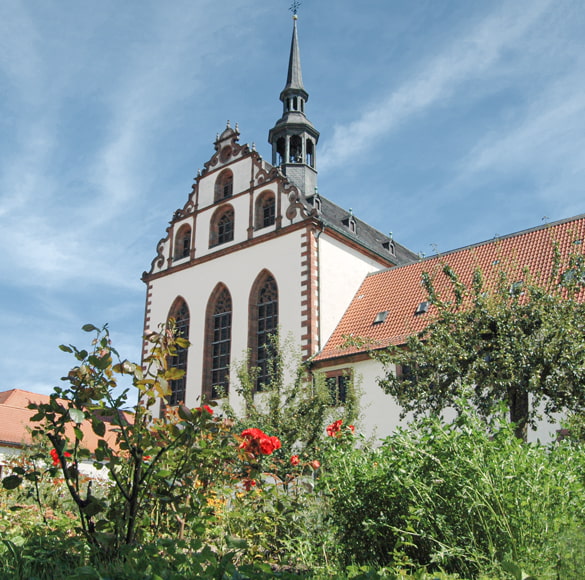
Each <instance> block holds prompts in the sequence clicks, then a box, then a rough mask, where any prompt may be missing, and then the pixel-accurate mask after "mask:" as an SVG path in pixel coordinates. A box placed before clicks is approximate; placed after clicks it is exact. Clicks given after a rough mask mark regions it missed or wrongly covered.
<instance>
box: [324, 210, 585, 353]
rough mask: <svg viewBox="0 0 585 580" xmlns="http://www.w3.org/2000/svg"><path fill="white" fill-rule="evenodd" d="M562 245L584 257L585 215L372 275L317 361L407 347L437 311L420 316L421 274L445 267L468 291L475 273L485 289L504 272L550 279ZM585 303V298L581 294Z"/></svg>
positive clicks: (441, 283) (439, 283)
mask: <svg viewBox="0 0 585 580" xmlns="http://www.w3.org/2000/svg"><path fill="white" fill-rule="evenodd" d="M555 242H556V243H558V244H559V249H560V251H561V253H562V254H563V255H565V256H566V255H569V254H570V253H583V249H584V247H585V214H584V215H580V216H577V217H575V218H570V219H567V220H563V221H560V222H555V223H553V224H549V225H545V226H540V227H537V228H533V229H530V230H525V231H522V232H518V233H516V234H511V235H509V236H505V237H500V238H497V239H494V240H491V241H488V242H482V243H480V244H476V245H473V246H468V247H465V248H461V249H459V250H454V251H452V252H448V253H444V254H439V255H437V256H433V257H431V258H427V259H424V260H421V261H420V262H416V263H413V264H408V265H406V266H399V267H395V268H390V269H388V270H384V271H381V272H375V273H373V274H370V275H369V276H368V277H367V278H366V279H365V280H364V282H363V283H362V285H361V287H360V289H359V290H358V291H357V293H356V295H355V296H354V298H353V300H352V302H351V303H350V305H349V307H348V308H347V310H346V312H345V314H344V315H343V317H342V319H341V321H340V322H339V324H338V325H337V327H336V329H335V331H334V332H333V334H332V335H331V337H330V338H329V340H328V341H327V344H326V345H325V347H324V348H323V349H322V350H321V352H319V353H318V354H317V355H316V356H315V357H314V359H313V360H314V361H326V360H327V361H331V360H332V359H335V358H338V357H344V356H347V355H352V354H357V353H363V352H366V351H367V350H368V349H370V348H374V349H375V348H383V347H385V346H388V345H389V344H404V342H406V339H407V338H408V337H409V336H410V335H412V334H415V333H418V332H420V331H421V330H423V329H424V328H425V326H426V325H427V324H428V323H429V322H430V320H432V315H433V307H432V306H431V307H430V309H429V311H428V313H426V314H419V315H417V314H415V312H416V308H417V306H418V305H419V304H420V303H421V302H423V301H425V300H427V294H426V290H425V288H424V287H423V286H422V283H421V281H422V274H423V272H428V273H429V274H431V276H432V275H433V274H435V273H437V272H439V271H440V270H441V269H442V267H443V264H449V265H450V266H451V267H452V268H453V270H454V271H455V273H456V274H457V275H458V276H459V279H460V281H461V282H462V283H463V284H464V285H465V286H467V287H469V285H470V283H471V280H472V275H473V272H474V270H475V269H476V267H479V268H480V269H481V271H482V272H483V275H484V278H485V282H486V286H489V285H490V282H491V283H492V286H493V284H495V278H496V274H497V273H498V271H500V270H501V269H504V270H505V271H506V272H508V274H509V275H510V276H511V277H512V278H513V277H514V276H516V279H518V280H521V279H522V278H523V277H524V276H523V274H522V270H523V269H524V268H525V267H527V268H528V269H529V271H530V273H531V274H532V276H534V277H535V278H536V279H538V278H539V277H540V278H542V279H546V277H547V275H548V274H549V273H550V271H551V267H552V257H553V244H554V243H555ZM434 283H435V289H436V290H437V291H438V292H439V294H441V292H446V291H447V290H448V289H449V288H450V283H449V281H448V280H447V278H446V276H440V277H437V278H436V279H435V280H434ZM580 298H581V299H585V293H581V295H580ZM383 311H387V312H388V315H387V317H386V319H385V321H384V322H381V323H378V324H374V319H375V317H376V315H377V314H378V313H379V312H383ZM348 336H351V337H354V338H360V339H365V340H366V341H367V344H365V345H364V346H361V347H359V346H358V347H346V346H345V344H346V342H347V337H348Z"/></svg>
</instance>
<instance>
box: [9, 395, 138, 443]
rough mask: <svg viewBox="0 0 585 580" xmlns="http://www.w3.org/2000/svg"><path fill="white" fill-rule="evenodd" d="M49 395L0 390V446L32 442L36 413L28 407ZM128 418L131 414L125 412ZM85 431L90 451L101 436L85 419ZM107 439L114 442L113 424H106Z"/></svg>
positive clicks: (84, 439)
mask: <svg viewBox="0 0 585 580" xmlns="http://www.w3.org/2000/svg"><path fill="white" fill-rule="evenodd" d="M48 402H49V396H48V395H41V394H38V393H31V392H29V391H23V390H20V389H12V390H10V391H2V392H0V446H5V447H22V446H25V445H30V444H31V443H32V437H31V434H30V430H29V429H30V428H31V427H33V426H34V425H35V424H34V423H31V421H30V418H31V417H32V416H33V415H34V414H35V411H33V410H32V409H27V406H28V404H29V403H48ZM125 416H126V419H130V418H131V416H130V415H129V414H128V413H125ZM81 430H82V431H83V446H84V447H85V448H86V449H89V450H90V451H94V450H95V448H96V447H97V444H98V440H99V437H98V436H97V435H96V434H95V433H94V432H93V429H92V427H91V423H90V422H89V421H85V422H84V423H82V424H81ZM67 434H68V436H69V438H70V440H72V439H73V428H71V430H70V432H68V433H67ZM105 439H106V440H107V441H108V442H109V443H110V444H114V442H115V439H116V433H115V432H114V431H113V426H110V425H108V424H106V436H105Z"/></svg>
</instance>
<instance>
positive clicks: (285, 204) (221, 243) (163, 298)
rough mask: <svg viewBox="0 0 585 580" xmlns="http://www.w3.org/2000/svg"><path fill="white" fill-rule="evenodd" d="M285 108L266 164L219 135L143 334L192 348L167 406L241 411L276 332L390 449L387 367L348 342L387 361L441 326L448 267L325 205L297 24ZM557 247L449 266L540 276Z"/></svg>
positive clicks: (479, 250) (172, 228)
mask: <svg viewBox="0 0 585 580" xmlns="http://www.w3.org/2000/svg"><path fill="white" fill-rule="evenodd" d="M280 100H281V101H282V116H281V117H280V119H278V120H277V121H276V123H275V125H274V126H273V127H272V129H270V131H269V132H268V141H269V143H270V145H271V146H272V158H271V159H270V160H269V161H268V160H265V159H263V158H262V157H261V155H260V154H259V153H258V152H257V151H256V150H255V148H254V147H253V146H252V147H250V146H248V145H246V144H241V143H240V132H239V128H238V125H237V124H236V125H235V126H234V127H231V126H230V123H229V122H228V124H227V126H226V128H225V129H224V130H223V132H222V133H221V134H219V135H217V137H216V139H215V142H214V150H213V152H212V155H211V157H210V159H209V160H208V161H207V162H206V163H204V166H203V169H201V170H200V171H199V172H198V175H197V177H196V179H195V183H194V185H193V187H192V191H191V193H190V194H189V196H188V199H187V201H186V203H185V205H184V206H183V207H182V208H180V209H177V210H176V211H175V212H174V215H173V216H172V220H171V222H170V225H169V227H168V228H167V230H166V235H165V237H163V238H162V239H161V240H160V241H159V242H158V245H157V247H156V257H155V258H154V260H153V261H152V265H151V268H150V270H149V271H148V272H145V273H144V274H143V281H144V282H145V284H146V286H147V293H146V309H145V323H144V330H145V332H147V331H149V330H156V329H157V328H158V326H159V324H161V323H164V322H165V321H166V320H168V319H169V318H170V317H173V318H175V320H176V322H177V327H178V330H179V332H181V335H182V336H184V337H185V338H188V339H189V341H190V343H191V346H190V347H189V348H188V349H184V350H179V351H178V353H177V356H176V357H174V360H173V361H172V364H174V365H175V366H177V367H179V368H182V369H184V370H185V376H184V377H183V378H182V379H180V380H176V381H173V382H172V385H171V386H172V396H171V400H170V401H169V403H170V404H171V405H175V404H178V403H180V402H185V404H186V405H188V406H195V405H199V404H200V401H201V400H202V399H204V400H211V399H221V398H223V397H226V396H227V397H230V402H231V404H232V406H233V407H234V408H235V409H236V410H237V409H238V408H239V403H240V402H239V401H238V398H237V396H234V395H235V388H234V386H235V381H236V380H237V378H236V377H234V376H233V375H234V373H233V372H232V373H230V369H232V371H233V369H234V368H235V367H236V366H237V365H238V364H242V363H243V362H245V361H246V358H248V363H249V365H250V366H251V367H255V368H257V369H258V376H257V377H256V386H257V388H258V390H259V391H261V390H262V385H263V383H265V382H266V380H267V373H268V370H269V366H270V365H269V361H270V356H271V344H272V342H271V337H272V336H273V335H275V333H276V332H277V331H278V333H279V336H280V337H292V341H293V342H294V343H295V344H296V345H297V346H298V348H299V349H300V352H301V355H302V357H303V358H304V359H310V360H312V361H313V367H314V368H315V369H317V370H320V371H322V372H324V373H325V375H326V377H328V380H329V381H330V382H332V384H333V383H335V385H336V387H335V388H337V389H338V390H339V401H340V402H341V403H342V402H343V391H344V389H345V388H346V381H348V380H352V381H353V380H355V381H358V380H359V382H360V383H361V389H362V391H363V393H362V400H361V408H362V413H363V418H362V428H363V429H364V430H365V431H366V432H368V433H374V432H376V433H377V434H379V435H386V434H388V433H389V432H391V431H392V429H393V428H395V426H396V425H397V424H398V422H399V419H398V416H399V409H398V407H397V405H396V404H395V403H394V402H393V400H392V399H391V398H390V397H389V396H387V395H384V393H383V392H382V390H381V389H380V387H379V386H378V385H377V382H376V378H377V376H378V375H379V374H380V372H381V367H380V365H379V364H378V363H376V362H375V361H373V360H371V358H370V357H369V355H368V353H367V349H366V348H365V347H364V348H362V349H359V348H355V347H354V348H350V349H347V348H344V342H346V337H347V336H354V337H359V338H366V339H368V341H369V342H368V343H369V344H370V348H371V345H372V344H375V345H377V347H379V348H382V347H383V346H386V345H388V344H403V343H404V342H405V340H406V337H407V336H408V335H409V334H410V333H412V332H417V331H419V330H421V329H422V328H423V327H424V325H425V320H428V317H429V316H430V315H431V312H429V305H428V303H426V302H425V296H424V289H423V288H422V286H421V283H420V280H421V273H422V271H425V269H429V268H430V269H432V268H433V267H436V264H435V263H433V260H438V259H439V258H438V257H433V258H430V259H427V260H421V259H420V258H419V256H417V255H415V254H414V253H413V252H411V251H410V250H408V249H407V248H406V247H404V246H403V245H401V244H400V243H399V242H398V241H396V240H394V239H392V237H389V236H388V235H385V234H383V233H382V232H380V231H378V230H376V229H374V228H373V227H371V226H369V225H368V224H366V223H364V222H363V221H361V220H359V219H357V218H356V217H355V216H354V215H352V212H351V210H349V211H347V210H345V209H342V208H341V207H339V206H337V205H336V204H335V203H334V201H332V200H330V199H328V198H327V197H326V196H324V195H321V193H320V192H319V190H318V187H317V185H318V184H317V176H318V141H319V131H318V130H317V129H316V128H315V127H314V126H313V124H312V123H311V122H310V121H309V119H308V117H307V111H308V105H307V103H308V100H309V93H308V92H307V91H306V89H305V88H304V85H303V79H302V71H301V59H300V51H299V42H298V37H297V21H296V16H295V17H294V25H293V34H292V43H291V48H290V59H289V63H288V74H287V77H286V83H285V86H284V88H283V90H282V91H281V93H280ZM555 227H557V231H556V232H555V235H556V236H557V237H556V239H566V243H567V244H570V243H573V241H574V240H575V239H585V218H583V216H580V217H579V218H574V219H573V220H566V221H564V222H562V223H560V224H556V225H555ZM568 232H571V234H570V235H569V234H568ZM565 234H566V235H565ZM550 236H551V234H550V230H549V229H547V227H540V228H536V229H535V230H530V231H528V232H520V233H519V234H514V235H511V236H508V237H507V238H506V239H507V241H506V243H505V244H504V245H502V244H501V243H500V244H497V243H495V242H494V241H491V242H486V243H483V244H477V245H476V246H474V247H472V248H464V249H463V250H457V251H455V252H451V253H449V260H451V261H453V262H454V263H455V266H456V267H460V268H462V270H463V271H469V272H471V270H472V269H473V267H474V266H475V265H477V263H478V260H479V261H480V262H481V263H482V264H483V262H485V264H486V265H489V263H491V262H490V260H491V261H494V260H497V259H498V257H500V258H501V254H502V252H508V255H514V256H515V257H516V260H517V262H518V263H526V265H528V266H532V265H534V266H535V267H539V263H537V262H535V261H534V260H536V258H537V257H539V256H542V255H543V254H545V253H546V251H547V248H548V247H549V246H550V240H551V237H550ZM559 236H560V237H559ZM563 236H564V237H563ZM145 348H146V347H145Z"/></svg>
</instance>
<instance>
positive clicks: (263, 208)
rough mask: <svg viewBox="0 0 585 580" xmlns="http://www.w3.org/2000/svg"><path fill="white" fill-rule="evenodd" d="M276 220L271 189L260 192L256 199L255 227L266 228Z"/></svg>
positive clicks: (274, 200) (274, 202) (274, 199)
mask: <svg viewBox="0 0 585 580" xmlns="http://www.w3.org/2000/svg"><path fill="white" fill-rule="evenodd" d="M275 221H276V198H275V197H274V194H273V193H272V192H271V191H267V192H264V193H262V194H261V195H260V196H259V197H258V199H257V200H256V220H255V223H256V229H257V230H259V229H261V228H267V227H268V226H271V225H274V222H275Z"/></svg>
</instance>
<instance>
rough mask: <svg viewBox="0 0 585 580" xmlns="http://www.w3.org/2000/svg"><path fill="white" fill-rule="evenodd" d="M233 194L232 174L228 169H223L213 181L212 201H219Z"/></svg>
mask: <svg viewBox="0 0 585 580" xmlns="http://www.w3.org/2000/svg"><path fill="white" fill-rule="evenodd" d="M233 193H234V174H233V173H232V172H231V170H230V169H224V170H223V171H222V172H221V173H220V174H219V175H218V177H217V179H216V180H215V191H214V196H213V201H221V200H222V199H226V198H228V197H231V196H232V194H233Z"/></svg>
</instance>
